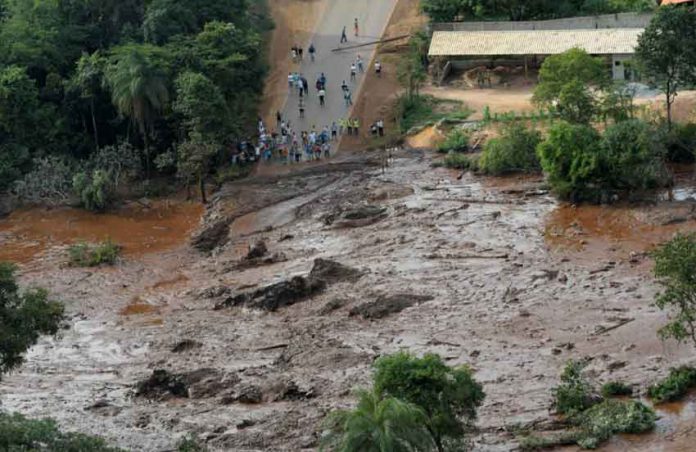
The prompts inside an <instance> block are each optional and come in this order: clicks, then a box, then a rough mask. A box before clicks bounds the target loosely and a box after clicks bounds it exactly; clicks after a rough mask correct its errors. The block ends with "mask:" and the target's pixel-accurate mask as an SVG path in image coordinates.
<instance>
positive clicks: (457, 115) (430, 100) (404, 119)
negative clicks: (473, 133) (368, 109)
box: [395, 95, 471, 134]
mask: <svg viewBox="0 0 696 452" xmlns="http://www.w3.org/2000/svg"><path fill="white" fill-rule="evenodd" d="M452 107H454V108H452ZM395 111H396V117H397V119H398V123H399V129H400V131H401V133H404V134H405V133H407V132H408V131H409V130H411V129H413V128H414V127H421V126H427V125H432V124H435V123H436V122H438V121H441V120H446V121H447V120H451V121H463V120H465V119H466V118H468V117H469V116H470V115H471V110H469V109H468V108H467V107H466V106H463V105H462V104H461V103H460V102H456V101H445V100H440V99H435V98H434V97H432V96H423V95H417V96H412V97H408V96H406V95H402V96H400V97H399V98H398V99H397V101H396V107H395Z"/></svg>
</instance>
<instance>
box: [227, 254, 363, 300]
mask: <svg viewBox="0 0 696 452" xmlns="http://www.w3.org/2000/svg"><path fill="white" fill-rule="evenodd" d="M361 274H362V273H361V272H360V271H359V270H356V269H353V268H350V267H346V266H345V265H342V264H339V263H338V262H334V261H330V260H327V259H316V260H315V261H314V266H313V267H312V271H311V272H310V273H309V276H307V277H304V276H295V277H294V278H292V279H290V280H286V281H281V282H279V283H275V284H271V285H270V286H266V287H262V288H260V289H258V290H255V291H253V292H244V293H241V294H238V295H235V296H233V297H228V298H227V299H226V300H224V301H222V302H221V303H218V304H217V305H215V310H220V309H224V308H230V307H235V306H245V307H249V308H254V309H262V310H265V311H271V312H273V311H276V310H278V309H280V308H282V307H285V306H290V305H293V304H295V303H298V302H301V301H304V300H306V299H308V298H310V297H312V296H314V295H317V294H320V293H321V292H323V291H324V290H325V289H326V287H327V286H328V285H329V284H333V283H336V282H338V281H344V280H349V281H352V280H355V279H357V278H359V277H360V276H361Z"/></svg>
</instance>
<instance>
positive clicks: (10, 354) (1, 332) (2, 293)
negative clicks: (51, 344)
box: [0, 262, 63, 379]
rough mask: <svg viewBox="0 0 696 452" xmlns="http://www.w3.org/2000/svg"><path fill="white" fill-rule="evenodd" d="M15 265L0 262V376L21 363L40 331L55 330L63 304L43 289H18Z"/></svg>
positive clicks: (42, 332)
mask: <svg viewBox="0 0 696 452" xmlns="http://www.w3.org/2000/svg"><path fill="white" fill-rule="evenodd" d="M15 271H16V268H15V267H14V266H13V265H11V264H8V263H3V262H0V379H1V378H2V374H4V373H7V372H9V371H11V370H13V369H14V368H16V367H17V366H19V365H20V364H22V361H23V357H24V353H25V352H26V351H27V350H28V349H29V347H31V346H32V345H34V344H35V343H36V341H37V340H38V339H39V336H40V335H41V334H55V333H56V332H57V331H58V327H59V325H60V322H61V320H62V319H63V306H62V305H61V304H60V303H58V302H56V301H51V300H49V299H48V293H47V292H46V291H45V290H43V289H31V290H27V291H24V292H20V290H19V286H18V285H17V282H16V280H15Z"/></svg>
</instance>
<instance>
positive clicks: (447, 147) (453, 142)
mask: <svg viewBox="0 0 696 452" xmlns="http://www.w3.org/2000/svg"><path fill="white" fill-rule="evenodd" d="M468 148H469V134H468V133H467V132H465V131H464V130H462V129H453V130H452V131H451V132H450V133H448V134H447V137H446V138H445V141H443V142H442V143H441V144H440V145H439V146H438V147H437V151H438V152H442V153H447V152H450V151H453V152H464V151H466V150H467V149H468Z"/></svg>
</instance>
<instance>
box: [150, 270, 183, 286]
mask: <svg viewBox="0 0 696 452" xmlns="http://www.w3.org/2000/svg"><path fill="white" fill-rule="evenodd" d="M188 280H189V278H188V276H186V275H184V274H181V273H180V274H178V275H176V276H174V277H173V278H171V279H163V280H161V281H158V282H156V283H155V284H154V285H153V286H152V289H153V290H158V289H167V288H170V287H172V286H176V285H178V284H181V283H185V282H187V281H188Z"/></svg>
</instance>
